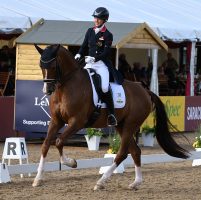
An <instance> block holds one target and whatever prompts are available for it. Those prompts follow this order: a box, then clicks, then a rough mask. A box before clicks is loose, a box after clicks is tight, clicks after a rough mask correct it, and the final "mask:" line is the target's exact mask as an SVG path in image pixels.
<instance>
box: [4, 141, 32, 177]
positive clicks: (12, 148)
mask: <svg viewBox="0 0 201 200" xmlns="http://www.w3.org/2000/svg"><path fill="white" fill-rule="evenodd" d="M15 159H17V160H19V163H20V165H22V164H23V160H24V159H26V161H27V164H28V163H29V161H28V152H27V147H26V142H25V138H23V137H10V138H6V141H5V145H4V150H3V155H2V163H5V160H8V166H9V165H10V163H11V160H15ZM20 176H21V178H22V177H23V174H21V175H20ZM29 176H31V175H30V174H29Z"/></svg>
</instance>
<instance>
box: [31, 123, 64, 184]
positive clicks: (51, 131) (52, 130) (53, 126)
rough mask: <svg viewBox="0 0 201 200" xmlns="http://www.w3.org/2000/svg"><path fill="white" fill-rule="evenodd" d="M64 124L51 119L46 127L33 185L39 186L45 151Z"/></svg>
mask: <svg viewBox="0 0 201 200" xmlns="http://www.w3.org/2000/svg"><path fill="white" fill-rule="evenodd" d="M63 125H64V124H63V123H62V122H59V123H55V122H53V121H52V120H51V122H50V125H49V127H48V132H47V136H46V138H45V140H44V142H43V144H42V148H41V151H42V154H41V158H40V163H39V166H38V173H37V175H36V177H35V179H34V182H33V184H32V186H33V187H36V186H39V185H40V184H41V180H42V173H43V169H44V164H45V158H46V156H47V152H48V150H49V148H50V144H51V141H52V139H54V136H55V134H56V133H57V132H58V131H59V129H60V128H61V127H62V126H63Z"/></svg>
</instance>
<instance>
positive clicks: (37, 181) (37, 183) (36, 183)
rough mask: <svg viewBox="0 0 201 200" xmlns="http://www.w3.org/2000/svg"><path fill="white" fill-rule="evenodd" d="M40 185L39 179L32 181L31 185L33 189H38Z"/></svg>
mask: <svg viewBox="0 0 201 200" xmlns="http://www.w3.org/2000/svg"><path fill="white" fill-rule="evenodd" d="M41 185H42V180H41V179H34V182H33V184H32V186H33V187H38V186H41Z"/></svg>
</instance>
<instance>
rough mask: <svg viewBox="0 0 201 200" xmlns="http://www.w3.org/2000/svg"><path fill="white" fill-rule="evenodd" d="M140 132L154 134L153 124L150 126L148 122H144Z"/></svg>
mask: <svg viewBox="0 0 201 200" xmlns="http://www.w3.org/2000/svg"><path fill="white" fill-rule="evenodd" d="M141 132H142V133H144V134H145V135H148V134H153V135H154V136H155V126H153V127H150V126H149V125H148V124H146V125H144V126H143V127H142V129H141Z"/></svg>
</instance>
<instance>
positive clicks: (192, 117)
mask: <svg viewBox="0 0 201 200" xmlns="http://www.w3.org/2000/svg"><path fill="white" fill-rule="evenodd" d="M200 124H201V97H200V96H194V97H186V105H185V131H192V130H193V131H196V129H197V128H198V126H200Z"/></svg>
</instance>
